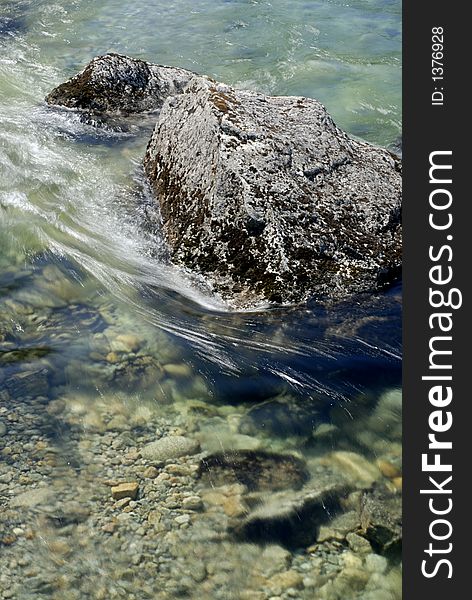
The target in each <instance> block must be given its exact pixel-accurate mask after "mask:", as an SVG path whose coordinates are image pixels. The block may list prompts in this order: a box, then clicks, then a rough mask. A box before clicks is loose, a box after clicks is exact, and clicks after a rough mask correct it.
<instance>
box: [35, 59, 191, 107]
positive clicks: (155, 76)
mask: <svg viewBox="0 0 472 600" xmlns="http://www.w3.org/2000/svg"><path fill="white" fill-rule="evenodd" d="M194 76H195V73H192V72H191V71H187V70H185V69H179V68H176V67H166V66H162V65H156V64H152V63H148V62H145V61H143V60H139V59H135V58H129V57H128V56H122V55H121V54H107V55H105V56H97V57H96V58H94V59H93V60H92V61H91V62H90V63H89V64H88V65H87V66H86V67H85V68H84V69H83V70H82V71H81V72H80V73H78V74H77V75H75V76H74V77H72V78H71V79H69V80H68V81H66V82H65V83H62V84H61V85H59V86H58V87H56V88H55V89H54V90H52V92H51V93H50V94H49V95H48V96H47V97H46V102H47V103H48V104H54V105H59V106H66V107H68V108H75V109H82V110H85V111H88V112H92V113H94V114H104V113H107V114H113V113H124V114H131V113H139V112H145V111H152V110H156V109H158V108H160V107H161V106H162V104H163V103H164V100H166V98H168V97H169V96H172V95H174V94H179V93H181V92H182V90H183V89H184V87H185V86H186V85H187V83H188V82H189V81H190V80H191V79H192V77H194Z"/></svg>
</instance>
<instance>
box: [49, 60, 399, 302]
mask: <svg viewBox="0 0 472 600" xmlns="http://www.w3.org/2000/svg"><path fill="white" fill-rule="evenodd" d="M46 100H47V102H48V103H50V104H58V105H62V106H67V107H70V108H78V109H82V110H83V111H85V112H86V114H116V113H121V114H131V113H139V112H144V111H152V110H155V109H158V108H161V107H162V109H161V111H160V114H159V117H158V121H157V124H156V126H155V128H154V132H153V135H152V138H151V140H150V142H149V144H148V148H147V151H146V156H145V159H144V167H145V171H146V174H147V177H148V179H149V182H150V184H151V188H152V190H153V191H154V194H155V197H156V199H157V201H158V203H159V208H160V213H161V216H162V224H163V230H164V234H165V236H166V238H167V241H168V243H169V247H170V255H171V258H172V260H173V262H175V263H176V264H179V265H182V266H185V267H187V268H189V269H190V270H192V271H193V272H195V273H197V274H199V275H203V276H204V278H205V279H206V281H207V282H208V283H209V284H210V285H211V286H212V287H213V289H214V290H215V291H216V292H218V293H219V294H220V295H221V296H222V297H223V298H225V299H227V300H228V301H229V302H230V303H231V304H232V305H234V306H237V307H241V308H245V307H249V308H252V307H257V306H260V305H263V304H267V303H276V304H280V303H281V304H285V303H293V302H300V301H304V300H306V299H307V298H309V297H312V296H316V297H317V298H319V299H321V300H333V299H339V298H343V297H346V296H348V295H350V294H353V293H358V292H366V291H373V290H376V289H379V288H381V287H383V286H385V285H388V284H389V283H391V282H392V281H394V280H395V279H396V278H397V277H398V276H399V272H400V268H401V162H400V159H399V158H398V157H397V156H396V155H394V154H392V153H391V152H389V151H387V150H383V149H380V148H377V147H374V146H372V145H371V144H368V143H366V142H362V141H359V140H355V139H352V138H350V137H349V136H348V135H347V134H346V133H344V132H343V131H341V130H340V129H339V128H338V127H337V126H336V125H335V124H334V122H333V120H332V119H331V117H330V116H329V114H328V113H327V112H326V109H325V108H324V107H323V106H322V105H321V104H320V103H319V102H317V101H316V100H311V99H308V98H302V97H270V96H266V95H263V94H259V93H255V92H251V91H244V90H236V89H233V88H232V87H229V86H227V85H224V84H219V83H217V82H214V81H212V80H210V79H208V78H205V77H200V76H195V75H194V74H193V73H191V72H189V71H186V70H184V69H178V68H174V67H163V66H159V65H154V64H150V63H146V62H144V61H141V60H136V59H131V58H128V57H125V56H121V55H117V54H109V55H107V56H102V57H98V58H95V59H93V60H92V61H91V62H90V63H89V65H87V67H85V69H84V70H83V71H82V72H81V73H79V74H78V75H76V76H75V77H73V78H72V79H70V80H69V81H67V82H66V83H64V84H62V85H60V86H59V87H57V88H56V89H55V90H53V91H52V92H51V93H50V94H49V96H48V97H47V99H46Z"/></svg>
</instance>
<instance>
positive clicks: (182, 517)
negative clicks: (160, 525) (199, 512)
mask: <svg viewBox="0 0 472 600" xmlns="http://www.w3.org/2000/svg"><path fill="white" fill-rule="evenodd" d="M174 521H175V522H176V523H178V524H179V525H185V524H186V523H189V522H190V515H179V516H178V517H175V519H174Z"/></svg>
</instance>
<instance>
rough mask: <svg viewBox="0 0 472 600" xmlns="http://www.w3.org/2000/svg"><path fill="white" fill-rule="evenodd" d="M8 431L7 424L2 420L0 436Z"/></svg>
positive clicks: (0, 422)
mask: <svg viewBox="0 0 472 600" xmlns="http://www.w3.org/2000/svg"><path fill="white" fill-rule="evenodd" d="M6 433H7V426H6V425H5V423H4V422H3V421H0V437H3V436H4V435H6Z"/></svg>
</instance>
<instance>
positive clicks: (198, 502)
mask: <svg viewBox="0 0 472 600" xmlns="http://www.w3.org/2000/svg"><path fill="white" fill-rule="evenodd" d="M182 508H184V509H185V510H195V511H198V510H203V502H202V499H201V498H200V496H189V497H187V498H184V499H183V501H182Z"/></svg>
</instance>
